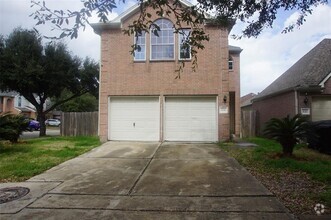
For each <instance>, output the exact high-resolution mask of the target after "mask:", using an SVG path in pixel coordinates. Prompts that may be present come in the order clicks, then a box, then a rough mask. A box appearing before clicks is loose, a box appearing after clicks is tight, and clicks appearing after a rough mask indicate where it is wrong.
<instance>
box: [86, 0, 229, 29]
mask: <svg viewBox="0 0 331 220" xmlns="http://www.w3.org/2000/svg"><path fill="white" fill-rule="evenodd" d="M145 1H147V0H144V2H145ZM179 2H180V3H181V4H182V5H183V6H185V7H191V6H194V5H193V4H192V3H191V2H189V1H188V0H179ZM139 10H140V3H137V4H135V5H133V6H131V7H130V8H129V9H127V10H126V11H124V12H123V13H121V14H120V15H119V16H117V17H116V18H115V19H113V20H111V21H108V22H99V23H93V24H90V25H91V27H92V28H93V30H94V32H95V33H96V34H98V35H100V33H101V31H102V30H104V29H119V28H121V27H122V23H123V21H124V20H125V19H127V18H129V17H130V16H132V15H133V14H135V13H137V12H138V11H139ZM204 14H205V15H206V17H207V18H209V20H210V21H212V20H213V19H212V16H211V15H210V14H208V13H204ZM208 24H212V22H209V23H208ZM234 25H235V20H230V21H229V24H228V26H227V28H228V32H229V33H230V31H231V29H232V27H233V26H234Z"/></svg>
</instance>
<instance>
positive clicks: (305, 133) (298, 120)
mask: <svg viewBox="0 0 331 220" xmlns="http://www.w3.org/2000/svg"><path fill="white" fill-rule="evenodd" d="M264 135H265V136H266V137H268V138H271V139H274V140H276V141H277V142H279V143H280V145H281V146H282V149H283V155H284V156H292V153H293V149H294V146H295V145H296V144H297V143H299V141H300V140H305V139H307V138H308V137H311V138H314V137H315V135H314V133H313V132H312V127H311V126H310V124H309V123H308V121H307V119H306V118H305V117H303V116H301V115H300V114H297V115H295V116H294V117H293V118H291V117H290V116H289V115H288V116H287V117H285V118H281V119H279V118H272V119H270V120H269V121H268V122H267V123H266V127H265V129H264Z"/></svg>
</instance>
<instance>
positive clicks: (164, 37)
mask: <svg viewBox="0 0 331 220" xmlns="http://www.w3.org/2000/svg"><path fill="white" fill-rule="evenodd" d="M155 24H156V25H158V26H159V27H160V31H158V32H157V34H158V36H156V35H155V34H154V33H153V32H152V31H151V59H152V60H172V59H174V57H175V56H174V46H175V44H174V32H173V24H172V23H171V21H169V20H167V19H158V20H156V21H155Z"/></svg>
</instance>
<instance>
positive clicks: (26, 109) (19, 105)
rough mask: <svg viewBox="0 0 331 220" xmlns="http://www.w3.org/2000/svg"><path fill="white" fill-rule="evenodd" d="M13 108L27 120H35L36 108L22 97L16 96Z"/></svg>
mask: <svg viewBox="0 0 331 220" xmlns="http://www.w3.org/2000/svg"><path fill="white" fill-rule="evenodd" d="M14 103H15V108H16V109H17V110H19V112H20V114H22V115H24V116H26V117H27V118H34V119H36V118H37V114H36V108H35V107H34V106H33V105H32V104H31V103H30V102H29V101H28V100H26V98H24V96H22V95H20V94H17V95H16V96H15V99H14Z"/></svg>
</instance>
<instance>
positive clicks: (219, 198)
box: [0, 142, 292, 220]
mask: <svg viewBox="0 0 331 220" xmlns="http://www.w3.org/2000/svg"><path fill="white" fill-rule="evenodd" d="M12 186H15V187H17V186H21V187H27V188H29V189H30V192H29V193H28V194H27V195H26V196H24V197H22V198H20V199H17V200H14V201H11V202H6V203H2V204H0V213H1V214H0V219H80V220H83V219H292V216H291V215H290V214H288V212H287V210H286V209H285V208H284V207H283V205H282V204H281V203H279V201H278V200H277V199H276V198H275V197H274V196H273V195H272V194H271V193H270V192H269V191H268V190H267V189H266V188H264V187H263V186H262V185H261V184H260V183H259V182H258V181H257V180H256V179H255V178H254V177H253V176H251V175H250V174H249V173H248V172H247V171H246V170H245V169H244V168H243V167H241V166H240V165H239V164H238V163H237V161H235V160H234V159H233V158H231V157H229V156H227V155H226V153H224V152H223V151H222V150H220V149H219V147H218V146H217V145H214V144H183V143H167V142H165V143H151V142H146V143H142V142H138V143H137V142H108V143H105V144H103V145H102V146H100V147H98V148H95V149H94V150H92V151H90V152H88V153H86V154H84V155H82V156H80V157H77V158H75V159H72V160H70V161H67V162H65V163H63V164H61V165H59V166H57V167H54V168H52V169H50V170H48V171H46V172H45V173H43V174H41V175H38V176H35V177H33V178H31V179H29V180H28V181H26V182H22V183H4V184H0V189H1V188H4V187H12Z"/></svg>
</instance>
